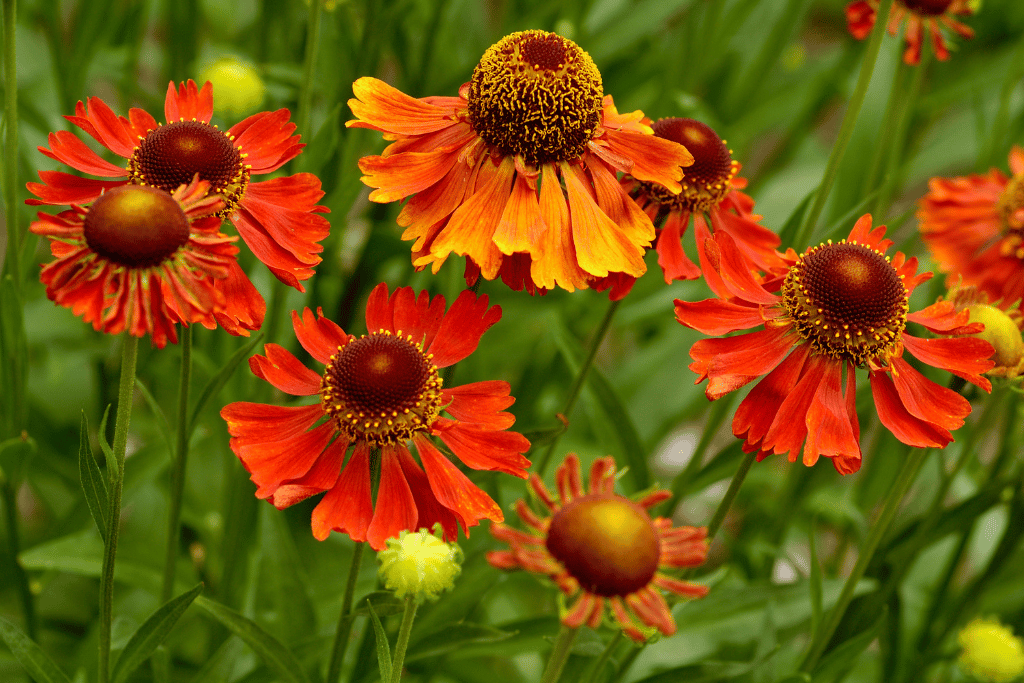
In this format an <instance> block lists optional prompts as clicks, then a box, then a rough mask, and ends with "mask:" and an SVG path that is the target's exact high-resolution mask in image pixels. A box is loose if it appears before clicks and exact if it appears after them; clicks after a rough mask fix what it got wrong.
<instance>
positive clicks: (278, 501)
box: [267, 434, 349, 510]
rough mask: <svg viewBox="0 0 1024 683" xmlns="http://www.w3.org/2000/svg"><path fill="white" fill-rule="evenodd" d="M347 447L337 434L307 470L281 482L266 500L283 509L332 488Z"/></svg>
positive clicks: (342, 436) (336, 480)
mask: <svg viewBox="0 0 1024 683" xmlns="http://www.w3.org/2000/svg"><path fill="white" fill-rule="evenodd" d="M348 447H349V442H348V439H346V438H345V436H344V435H342V434H339V435H338V438H337V439H335V440H334V441H333V442H332V443H331V445H330V446H328V447H327V450H325V451H324V452H323V453H321V454H320V457H318V458H317V459H316V462H314V463H313V466H312V467H310V468H309V471H308V472H306V473H305V474H304V475H302V476H301V477H298V478H296V479H287V480H285V481H283V482H281V484H280V485H279V486H278V487H277V489H276V490H275V491H274V493H273V494H271V495H270V496H269V497H267V502H269V503H270V504H271V505H273V506H274V507H276V508H277V509H278V510H283V509H284V508H286V507H291V506H292V505H295V504H296V503H298V502H301V501H303V500H305V499H307V498H309V497H310V496H315V495H316V494H318V493H323V492H324V491H329V490H330V489H332V488H334V485H335V484H336V483H337V482H338V477H339V476H340V474H341V464H342V463H343V462H344V461H345V452H346V451H348Z"/></svg>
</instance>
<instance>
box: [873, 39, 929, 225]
mask: <svg viewBox="0 0 1024 683" xmlns="http://www.w3.org/2000/svg"><path fill="white" fill-rule="evenodd" d="M930 57H931V52H930V51H929V50H922V51H921V59H920V61H919V62H918V64H917V66H916V67H915V70H914V76H913V78H911V80H910V89H909V91H908V92H907V93H906V95H905V96H904V97H903V98H902V101H901V102H900V103H899V107H898V108H897V112H896V114H895V120H894V121H893V122H892V124H891V125H892V126H893V132H892V137H891V138H890V140H889V143H888V145H887V148H888V149H886V150H885V151H886V153H887V154H888V158H887V160H886V164H885V174H884V175H883V176H882V185H881V187H880V188H879V191H878V196H877V197H876V198H875V208H874V211H872V213H873V214H874V215H875V216H876V217H877V218H878V220H882V216H883V215H884V214H883V212H884V211H885V210H886V209H887V208H888V207H889V200H890V198H891V197H892V193H893V191H894V190H895V189H896V176H897V169H898V167H899V164H900V159H901V158H902V154H901V153H902V151H903V148H904V146H906V144H907V129H908V128H909V127H910V119H911V115H912V113H913V110H914V107H913V106H912V105H913V103H914V101H915V100H916V99H917V96H918V95H919V94H920V93H921V84H922V83H923V82H924V75H925V72H926V71H927V70H928V64H929V60H930ZM886 123H887V125H888V124H889V122H886Z"/></svg>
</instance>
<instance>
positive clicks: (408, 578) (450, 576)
mask: <svg viewBox="0 0 1024 683" xmlns="http://www.w3.org/2000/svg"><path fill="white" fill-rule="evenodd" d="M442 535H443V532H442V530H441V525H440V524H435V525H434V533H433V534H431V533H430V532H429V531H427V530H426V529H420V530H419V531H416V532H413V533H410V532H408V531H402V532H401V534H399V536H398V538H389V539H388V540H387V546H388V547H387V548H385V549H384V550H381V551H380V552H379V553H377V559H378V560H380V570H379V573H380V577H381V579H383V580H384V585H385V586H386V587H387V588H388V589H389V590H393V591H395V595H396V596H397V597H399V598H404V597H405V596H406V595H413V596H414V597H415V598H416V600H417V601H418V602H422V601H423V600H424V599H429V600H436V599H437V598H438V595H439V594H440V593H441V591H443V590H451V588H452V587H453V586H454V585H455V577H456V576H458V575H459V573H460V572H461V571H462V566H461V565H462V560H463V555H462V549H461V548H459V546H458V545H457V544H455V543H445V542H444V541H443V540H442V538H441V537H442Z"/></svg>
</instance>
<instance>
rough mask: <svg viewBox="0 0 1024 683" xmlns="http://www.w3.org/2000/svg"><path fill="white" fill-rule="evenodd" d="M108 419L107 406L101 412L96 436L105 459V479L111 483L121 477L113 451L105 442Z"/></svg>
mask: <svg viewBox="0 0 1024 683" xmlns="http://www.w3.org/2000/svg"><path fill="white" fill-rule="evenodd" d="M108 417H110V404H107V408H106V410H104V411H103V419H102V420H100V430H99V432H98V433H97V434H96V436H97V438H98V439H99V442H100V450H102V451H103V456H104V457H105V458H106V459H107V479H109V480H110V481H111V482H114V481H116V480H117V477H119V476H121V473H120V471H119V470H120V468H119V467H118V466H117V458H115V457H114V449H113V448H111V447H110V444H109V443H108V442H107V418H108Z"/></svg>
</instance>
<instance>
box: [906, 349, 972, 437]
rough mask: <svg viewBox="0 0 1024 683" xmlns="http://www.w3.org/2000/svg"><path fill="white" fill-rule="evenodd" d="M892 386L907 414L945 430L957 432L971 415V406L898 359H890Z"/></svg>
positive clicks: (958, 395)
mask: <svg viewBox="0 0 1024 683" xmlns="http://www.w3.org/2000/svg"><path fill="white" fill-rule="evenodd" d="M891 367H892V382H893V385H894V386H895V387H896V391H897V392H898V393H899V396H900V401H902V403H903V405H904V406H905V407H906V409H907V411H908V412H909V413H910V414H911V415H913V416H914V417H917V418H918V419H921V420H925V421H927V422H931V423H932V424H936V425H938V426H940V427H943V428H945V429H949V430H952V429H959V428H960V427H962V426H963V424H964V418H965V417H967V416H968V415H970V414H971V404H970V403H969V402H968V401H967V399H966V398H964V397H963V396H961V395H960V394H958V393H956V392H955V391H953V390H952V389H947V388H946V387H944V386H941V385H938V384H936V383H935V382H933V381H931V380H930V379H928V378H927V377H925V376H924V375H922V374H921V373H920V372H918V371H917V370H915V369H914V367H913V366H911V365H910V364H909V363H908V362H907V361H905V360H903V359H902V358H899V357H897V358H893V359H892V363H891Z"/></svg>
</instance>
